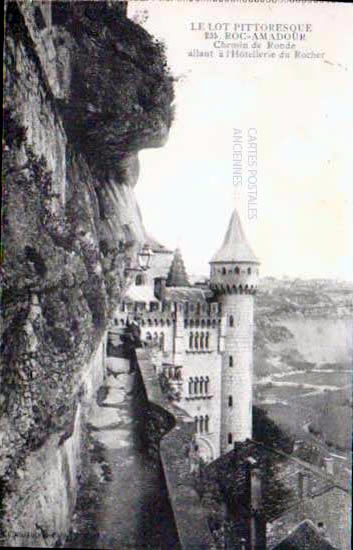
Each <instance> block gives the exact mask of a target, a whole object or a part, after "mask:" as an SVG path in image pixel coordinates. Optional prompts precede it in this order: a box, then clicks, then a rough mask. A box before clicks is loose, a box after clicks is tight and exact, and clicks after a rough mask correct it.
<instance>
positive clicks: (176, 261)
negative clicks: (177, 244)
mask: <svg viewBox="0 0 353 550" xmlns="http://www.w3.org/2000/svg"><path fill="white" fill-rule="evenodd" d="M167 286H171V287H189V286H190V283H189V280H188V276H187V274H186V270H185V265H184V260H183V258H182V255H181V252H180V250H179V248H177V249H176V251H175V253H174V258H173V261H172V263H171V266H170V269H169V273H168V278H167Z"/></svg>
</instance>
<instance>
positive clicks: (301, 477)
mask: <svg viewBox="0 0 353 550" xmlns="http://www.w3.org/2000/svg"><path fill="white" fill-rule="evenodd" d="M310 485H311V482H310V475H309V474H308V472H305V471H304V472H299V473H298V492H299V498H300V499H303V498H307V497H310V496H311V487H310Z"/></svg>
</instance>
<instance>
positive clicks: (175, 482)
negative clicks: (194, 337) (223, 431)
mask: <svg viewBox="0 0 353 550" xmlns="http://www.w3.org/2000/svg"><path fill="white" fill-rule="evenodd" d="M137 363H138V368H139V370H140V373H141V377H142V381H143V384H144V387H145V391H146V396H147V399H148V401H149V403H150V404H151V405H152V406H157V407H158V408H162V409H164V411H165V414H166V415H168V416H170V415H172V417H173V419H174V426H173V427H172V428H171V429H170V430H169V431H168V432H167V433H166V434H165V435H164V436H163V437H162V440H161V442H160V458H161V462H162V466H163V470H164V475H165V479H166V483H167V488H168V492H169V498H170V502H171V505H172V509H173V513H174V519H175V524H176V528H177V532H178V536H179V542H180V546H181V548H182V549H183V550H188V549H190V550H191V549H196V548H202V549H213V548H215V544H214V542H213V539H212V535H211V532H210V529H209V526H208V523H207V518H206V514H205V511H204V509H203V508H202V505H201V502H200V500H199V497H198V495H197V493H196V491H195V489H194V488H193V487H192V484H191V480H190V464H189V458H188V456H187V449H188V448H189V446H190V443H191V441H192V437H193V435H194V422H193V420H192V419H191V418H190V417H189V415H188V414H187V413H186V412H185V411H183V410H182V409H181V408H179V407H177V406H176V405H174V404H172V403H170V402H168V401H167V400H166V399H165V397H164V395H163V394H162V391H161V388H160V385H159V382H158V378H157V375H156V372H155V370H154V368H153V365H152V361H151V356H150V352H149V351H148V350H147V351H146V350H145V349H144V350H137Z"/></svg>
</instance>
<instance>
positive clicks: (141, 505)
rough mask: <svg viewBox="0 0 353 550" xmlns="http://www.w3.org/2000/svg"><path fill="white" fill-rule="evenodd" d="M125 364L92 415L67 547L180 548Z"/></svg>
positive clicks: (110, 378)
mask: <svg viewBox="0 0 353 550" xmlns="http://www.w3.org/2000/svg"><path fill="white" fill-rule="evenodd" d="M128 371H129V363H128V361H127V360H126V362H125V363H124V365H123V369H121V367H120V370H119V371H116V372H113V373H111V374H110V375H109V376H108V379H107V390H108V391H107V394H106V396H105V398H104V399H101V400H99V404H95V406H94V408H93V411H92V414H91V415H90V429H91V435H92V437H93V439H92V445H91V450H90V452H91V456H92V458H93V460H92V459H91V465H90V468H91V470H92V471H91V472H90V475H89V479H88V482H87V483H86V486H84V487H83V488H82V491H81V494H80V496H79V499H80V500H81V502H79V503H78V507H77V508H78V509H77V513H76V517H75V519H74V532H73V535H72V536H71V537H70V539H69V540H68V541H67V543H66V548H104V549H117V550H120V549H122V550H124V549H136V550H137V549H140V548H151V549H154V548H156V549H157V548H158V549H164V548H165V549H167V548H168V549H169V548H171V549H173V548H175V549H176V548H178V543H177V542H176V534H175V527H174V522H173V516H172V512H171V509H170V504H169V500H168V496H167V491H166V487H165V481H164V477H163V475H162V474H161V470H160V466H159V464H158V463H156V462H155V461H152V460H151V459H150V458H149V457H148V456H147V453H146V452H145V451H146V449H145V448H144V447H145V442H144V422H145V418H144V416H145V413H144V409H143V407H142V406H141V395H139V394H138V392H137V391H136V388H135V375H134V374H129V372H128Z"/></svg>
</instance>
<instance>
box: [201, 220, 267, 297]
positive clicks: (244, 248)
mask: <svg viewBox="0 0 353 550" xmlns="http://www.w3.org/2000/svg"><path fill="white" fill-rule="evenodd" d="M259 263H260V262H259V261H258V259H257V258H256V256H255V254H254V253H253V251H252V250H251V248H250V246H249V244H248V242H247V240H246V237H245V234H244V231H243V228H242V225H241V222H240V218H239V215H238V212H237V211H236V210H234V212H233V214H232V217H231V219H230V222H229V226H228V230H227V233H226V235H225V237H224V241H223V244H222V246H221V248H220V249H219V250H218V252H216V254H215V255H214V256H213V257H212V260H211V261H210V264H211V273H210V276H211V288H212V289H213V290H215V291H216V292H217V293H225V292H227V293H239V294H242V293H246V294H254V293H255V292H256V288H257V280H258V273H259V269H258V266H259Z"/></svg>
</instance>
